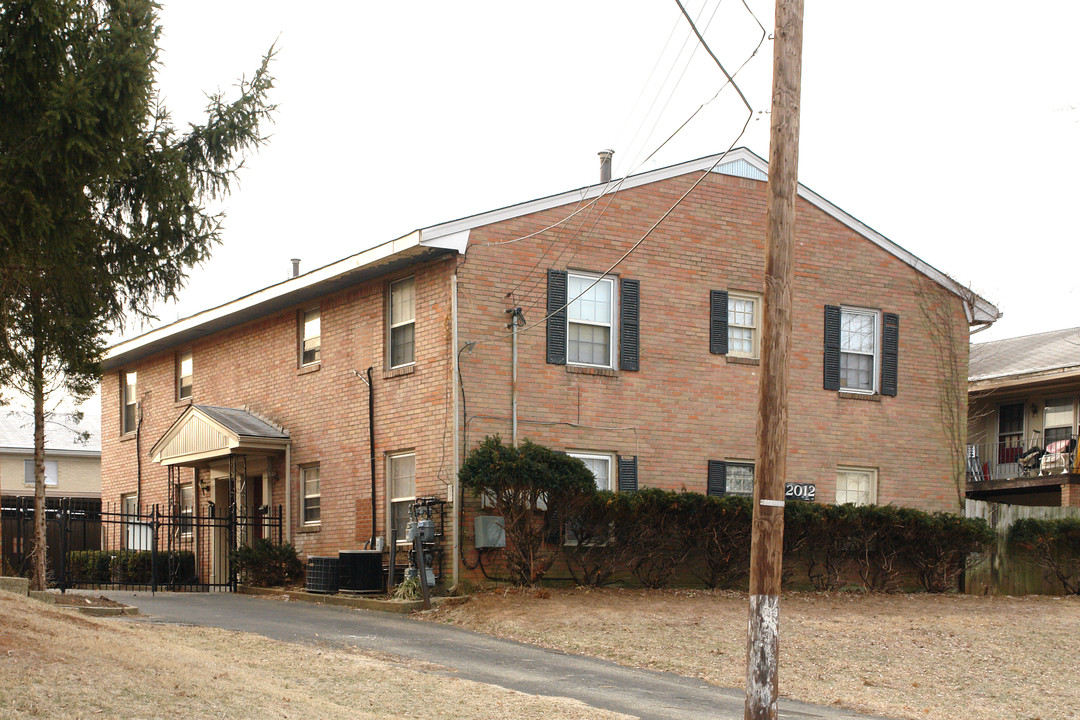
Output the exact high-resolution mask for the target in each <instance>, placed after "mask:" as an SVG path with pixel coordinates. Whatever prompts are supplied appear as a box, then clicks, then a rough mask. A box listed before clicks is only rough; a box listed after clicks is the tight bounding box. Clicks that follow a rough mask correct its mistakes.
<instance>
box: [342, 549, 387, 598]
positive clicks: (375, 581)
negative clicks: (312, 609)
mask: <svg viewBox="0 0 1080 720" xmlns="http://www.w3.org/2000/svg"><path fill="white" fill-rule="evenodd" d="M338 567H339V571H340V580H341V582H340V583H339V585H340V588H341V589H342V590H351V591H353V592H382V589H383V569H382V553H381V552H379V551H378V550H341V551H339V552H338Z"/></svg>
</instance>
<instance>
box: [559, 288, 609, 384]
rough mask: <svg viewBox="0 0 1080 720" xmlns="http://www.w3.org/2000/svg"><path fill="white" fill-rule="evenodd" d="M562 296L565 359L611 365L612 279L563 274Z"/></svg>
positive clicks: (590, 363) (572, 362) (579, 362)
mask: <svg viewBox="0 0 1080 720" xmlns="http://www.w3.org/2000/svg"><path fill="white" fill-rule="evenodd" d="M579 296H580V297H579ZM566 297H567V299H568V300H569V301H570V304H569V305H568V306H567V308H566V361H567V362H568V363H570V364H571V365H590V366H593V367H607V368H610V367H614V366H615V343H614V342H613V340H612V338H614V337H615V279H614V278H610V277H605V278H599V279H597V277H596V276H590V275H580V274H576V273H567V276H566Z"/></svg>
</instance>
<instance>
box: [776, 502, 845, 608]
mask: <svg viewBox="0 0 1080 720" xmlns="http://www.w3.org/2000/svg"><path fill="white" fill-rule="evenodd" d="M857 512H858V509H857V508H856V506H854V505H850V504H847V505H825V504H822V505H819V504H817V503H803V502H797V503H788V504H787V506H786V507H785V511H784V526H785V532H784V534H785V536H786V535H787V534H788V533H787V528H788V526H789V525H790V527H791V531H792V533H791V534H792V537H791V541H790V545H789V546H788V547H789V548H790V550H791V552H792V555H793V557H791V558H789V560H793V559H796V558H797V559H800V560H802V562H803V566H804V567H805V568H806V577H807V579H808V580H809V581H810V583H811V584H812V585H813V586H814V588H815V589H817V590H837V589H839V588H840V586H841V585H843V584H844V580H845V577H846V576H847V571H848V569H849V568H850V567H851V560H852V547H853V545H852V541H851V536H852V535H853V534H854V531H855V522H854V517H855V514H856V513H857ZM785 545H787V543H785Z"/></svg>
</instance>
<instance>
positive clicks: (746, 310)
mask: <svg viewBox="0 0 1080 720" xmlns="http://www.w3.org/2000/svg"><path fill="white" fill-rule="evenodd" d="M760 310H761V298H760V297H758V296H757V295H750V294H741V293H729V294H728V354H730V355H735V356H739V357H751V358H754V357H757V356H758V347H759V337H760V333H759V332H758V326H759V324H760V320H761V318H760V317H759V316H760Z"/></svg>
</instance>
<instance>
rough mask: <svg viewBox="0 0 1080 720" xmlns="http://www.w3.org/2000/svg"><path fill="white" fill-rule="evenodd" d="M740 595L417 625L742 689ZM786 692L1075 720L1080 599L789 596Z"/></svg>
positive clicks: (491, 607)
mask: <svg viewBox="0 0 1080 720" xmlns="http://www.w3.org/2000/svg"><path fill="white" fill-rule="evenodd" d="M748 607H749V603H748V600H747V597H746V595H745V594H741V593H731V592H722V591H702V590H673V591H646V590H618V589H605V590H585V589H577V590H551V591H548V590H542V591H538V592H530V591H505V590H499V591H492V592H486V593H481V594H478V595H476V596H474V597H473V598H472V600H471V601H469V602H467V603H464V604H461V605H456V606H452V607H446V608H441V609H439V610H436V611H433V612H431V613H424V614H423V615H422V616H423V617H425V618H427V619H430V620H437V621H440V622H445V623H451V624H454V625H459V626H461V627H466V628H470V629H472V630H477V631H480V632H485V633H490V634H493V635H498V636H500V637H505V638H511V639H515V640H520V641H524V642H530V643H535V644H539V645H544V646H547V647H552V648H557V649H560V650H565V651H569V652H574V653H582V654H586V655H594V656H597V657H603V658H608V659H610V660H614V661H616V662H619V663H622V664H624V665H630V666H633V667H645V668H652V669H655V670H666V671H670V672H675V673H678V674H681V675H687V676H692V677H700V678H702V679H704V680H707V681H709V682H712V683H715V684H717V685H722V686H726V687H736V688H739V687H742V686H743V684H744V682H745V662H746V659H745V658H746V623H747V612H748ZM780 621H781V628H780V632H781V649H780V652H781V666H780V693H781V695H783V696H785V697H790V698H795V699H798V700H804V701H807V702H813V703H820V704H826V705H829V704H832V705H837V706H842V707H846V708H850V709H853V710H857V711H862V712H868V713H874V714H878V715H883V716H886V717H894V718H929V719H930V720H970V719H971V718H979V719H980V720H1020V719H1025V720H1075V719H1078V718H1080V664H1078V663H1080V598H1077V597H1070V598H1053V597H1036V596H1029V597H1024V598H1011V597H973V596H967V595H925V594H917V595H864V594H861V593H831V594H824V593H791V594H785V595H784V596H783V597H782V598H781V601H780Z"/></svg>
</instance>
